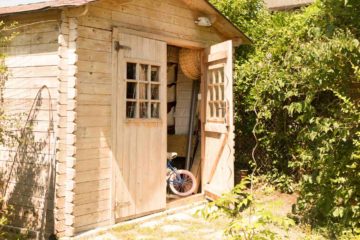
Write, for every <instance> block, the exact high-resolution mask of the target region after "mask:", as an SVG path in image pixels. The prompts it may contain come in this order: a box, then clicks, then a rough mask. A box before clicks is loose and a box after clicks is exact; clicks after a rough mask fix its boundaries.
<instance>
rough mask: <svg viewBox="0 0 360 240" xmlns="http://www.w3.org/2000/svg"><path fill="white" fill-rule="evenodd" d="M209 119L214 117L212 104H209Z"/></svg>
mask: <svg viewBox="0 0 360 240" xmlns="http://www.w3.org/2000/svg"><path fill="white" fill-rule="evenodd" d="M209 110H210V117H211V118H213V117H214V115H215V110H214V103H212V102H211V103H209Z"/></svg>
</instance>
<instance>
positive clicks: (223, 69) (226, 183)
mask: <svg viewBox="0 0 360 240" xmlns="http://www.w3.org/2000/svg"><path fill="white" fill-rule="evenodd" d="M232 50H233V47H232V41H227V42H223V43H220V44H217V45H214V46H211V47H210V48H208V49H206V50H205V54H204V57H203V73H204V74H203V79H202V95H203V96H204V98H203V99H204V101H202V106H203V109H204V112H203V121H202V123H203V125H202V128H203V138H202V141H203V143H202V146H204V147H203V152H202V158H203V178H202V179H203V183H204V184H203V186H204V190H205V194H206V195H207V197H209V198H217V197H218V196H220V195H221V194H222V193H225V192H227V191H230V190H231V189H232V188H233V186H234V126H233V93H232V92H233V62H232V61H233V57H232V56H233V52H232Z"/></svg>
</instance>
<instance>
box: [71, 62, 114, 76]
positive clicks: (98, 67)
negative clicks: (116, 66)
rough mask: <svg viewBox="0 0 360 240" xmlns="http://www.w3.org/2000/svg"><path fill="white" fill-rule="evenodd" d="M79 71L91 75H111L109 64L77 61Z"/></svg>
mask: <svg viewBox="0 0 360 240" xmlns="http://www.w3.org/2000/svg"><path fill="white" fill-rule="evenodd" d="M77 67H78V69H79V71H82V72H92V73H111V71H112V69H111V64H109V63H103V62H96V61H91V62H90V61H79V62H78V63H77Z"/></svg>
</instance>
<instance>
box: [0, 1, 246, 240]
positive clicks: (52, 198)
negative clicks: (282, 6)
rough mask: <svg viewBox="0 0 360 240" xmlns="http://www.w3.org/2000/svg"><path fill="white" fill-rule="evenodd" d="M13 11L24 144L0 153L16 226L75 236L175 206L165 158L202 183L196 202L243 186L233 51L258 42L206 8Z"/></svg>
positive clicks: (10, 54)
mask: <svg viewBox="0 0 360 240" xmlns="http://www.w3.org/2000/svg"><path fill="white" fill-rule="evenodd" d="M7 2H8V1H7ZM9 2H10V3H8V6H3V5H4V4H2V6H1V7H0V20H2V21H5V22H7V23H10V22H13V21H16V22H17V23H18V24H17V25H16V27H15V29H12V30H13V31H15V32H17V36H16V38H15V39H14V40H13V41H12V42H11V44H10V45H9V46H6V47H2V48H1V49H2V52H5V53H6V54H7V58H6V65H7V66H8V69H9V76H8V79H7V81H6V83H5V90H4V93H3V101H2V104H3V107H4V109H5V113H6V115H7V117H8V118H7V119H9V118H10V119H17V120H18V122H17V127H15V126H13V128H12V130H13V131H14V132H15V135H16V134H17V136H18V138H17V139H18V141H17V142H16V143H15V144H13V145H11V147H10V146H0V147H1V148H0V151H1V152H0V164H1V165H0V169H1V177H2V179H3V181H2V196H3V197H5V198H6V200H7V201H8V203H9V204H11V205H13V206H15V208H16V209H17V211H16V214H15V215H16V216H14V217H13V219H12V226H13V227H16V228H28V229H30V230H31V231H32V232H34V234H37V235H38V236H40V238H42V237H41V236H43V235H44V233H48V234H47V236H48V235H49V234H51V233H54V234H56V235H57V236H58V237H72V236H75V235H77V234H79V233H81V232H84V231H87V230H90V229H94V228H97V227H100V226H106V225H111V224H114V223H117V222H120V221H126V220H128V219H133V218H137V217H140V216H144V215H148V214H151V213H155V212H159V211H162V210H164V209H167V208H169V207H172V206H175V205H176V202H177V201H180V202H183V201H184V199H178V198H174V197H173V196H171V195H169V194H168V193H167V188H166V179H165V178H166V160H167V159H166V155H167V152H178V154H179V158H178V159H177V160H175V162H176V163H175V164H176V165H177V166H179V167H180V168H185V167H188V168H189V170H191V171H192V172H193V173H194V175H196V177H197V179H198V182H199V186H198V187H197V189H198V190H197V191H198V193H197V194H195V195H194V196H191V197H190V198H192V199H194V198H197V199H199V198H205V197H209V198H215V197H216V196H219V195H221V194H222V193H224V192H226V191H229V190H230V189H231V188H232V187H233V185H234V148H233V145H234V144H233V141H234V136H233V131H234V126H233V99H232V97H233V95H232V88H233V70H232V68H233V48H234V47H235V46H238V45H240V44H248V43H249V42H250V40H249V39H248V38H247V37H246V36H245V35H244V34H243V33H242V32H241V31H240V30H239V29H238V28H236V27H235V26H234V25H233V24H232V23H231V22H229V21H228V20H227V19H226V18H225V17H224V16H223V15H222V14H221V13H219V11H217V10H216V9H215V8H214V7H213V6H212V5H211V4H210V3H209V2H208V1H205V0H48V1H45V0H35V1H34V0H31V1H30V0H29V1H19V2H21V3H22V5H20V4H16V2H17V1H15V2H12V1H9ZM24 2H25V4H24ZM198 87H199V91H197V88H198ZM4 121H5V120H4ZM189 138H190V140H189ZM189 157H190V158H189Z"/></svg>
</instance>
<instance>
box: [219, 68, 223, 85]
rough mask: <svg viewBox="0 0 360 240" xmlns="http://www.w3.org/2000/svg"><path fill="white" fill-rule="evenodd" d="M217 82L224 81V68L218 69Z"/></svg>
mask: <svg viewBox="0 0 360 240" xmlns="http://www.w3.org/2000/svg"><path fill="white" fill-rule="evenodd" d="M218 83H224V69H223V68H221V69H219V70H218Z"/></svg>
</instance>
